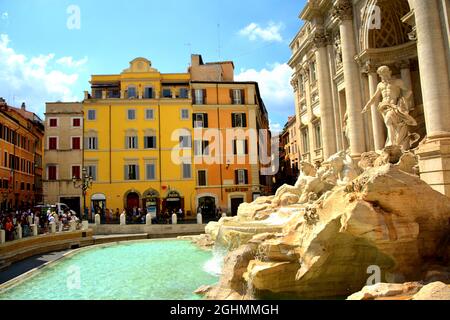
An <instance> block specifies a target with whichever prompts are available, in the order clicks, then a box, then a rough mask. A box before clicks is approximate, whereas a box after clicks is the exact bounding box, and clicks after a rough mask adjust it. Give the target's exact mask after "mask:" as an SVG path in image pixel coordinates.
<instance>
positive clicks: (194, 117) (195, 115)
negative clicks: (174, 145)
mask: <svg viewBox="0 0 450 320" xmlns="http://www.w3.org/2000/svg"><path fill="white" fill-rule="evenodd" d="M196 117H197V114H196V113H193V114H192V128H195V119H196Z"/></svg>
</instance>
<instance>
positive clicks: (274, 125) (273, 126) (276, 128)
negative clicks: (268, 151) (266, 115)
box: [269, 121, 283, 135]
mask: <svg viewBox="0 0 450 320" xmlns="http://www.w3.org/2000/svg"><path fill="white" fill-rule="evenodd" d="M269 127H270V131H271V132H272V135H276V134H279V133H281V131H283V126H282V125H281V124H279V123H278V122H272V121H269Z"/></svg>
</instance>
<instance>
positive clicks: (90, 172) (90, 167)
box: [86, 165, 97, 181]
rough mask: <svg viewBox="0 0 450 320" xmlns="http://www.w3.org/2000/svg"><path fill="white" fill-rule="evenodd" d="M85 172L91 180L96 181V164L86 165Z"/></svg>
mask: <svg viewBox="0 0 450 320" xmlns="http://www.w3.org/2000/svg"><path fill="white" fill-rule="evenodd" d="M86 173H87V175H88V176H89V177H92V181H97V166H96V165H88V166H86Z"/></svg>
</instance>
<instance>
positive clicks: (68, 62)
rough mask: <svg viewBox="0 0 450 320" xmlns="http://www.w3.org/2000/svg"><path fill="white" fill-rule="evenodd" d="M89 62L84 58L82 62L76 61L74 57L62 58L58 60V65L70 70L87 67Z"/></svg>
mask: <svg viewBox="0 0 450 320" xmlns="http://www.w3.org/2000/svg"><path fill="white" fill-rule="evenodd" d="M87 62H88V58H87V57H84V58H83V59H80V60H75V59H74V58H73V57H70V56H69V57H62V58H60V59H58V60H56V63H58V64H60V65H62V66H65V67H68V68H79V67H81V66H83V65H85V64H86V63H87Z"/></svg>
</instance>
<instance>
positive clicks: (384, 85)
mask: <svg viewBox="0 0 450 320" xmlns="http://www.w3.org/2000/svg"><path fill="white" fill-rule="evenodd" d="M377 73H378V74H379V75H380V77H381V82H380V83H379V84H378V86H377V90H376V92H375V94H374V95H373V96H372V97H371V98H370V100H369V102H368V103H367V104H366V106H365V107H364V109H363V111H362V112H363V113H365V112H367V111H368V110H370V107H371V105H372V104H373V103H375V102H377V101H380V98H382V99H381V102H379V104H378V107H377V110H378V111H379V112H380V113H381V115H382V116H383V119H384V123H385V125H386V127H387V135H388V137H387V141H386V147H387V146H392V145H396V146H400V147H401V148H402V149H403V150H405V151H407V150H409V149H410V148H411V144H413V143H414V142H416V141H417V140H418V139H419V137H418V135H417V134H410V133H409V130H408V126H417V122H416V120H414V118H413V117H411V116H410V115H409V109H410V106H409V104H410V103H409V101H410V98H411V96H412V91H411V90H409V89H408V88H407V87H406V86H405V83H404V82H403V81H402V80H400V79H392V72H391V70H390V69H389V67H387V66H381V67H380V68H378V70H377Z"/></svg>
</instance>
